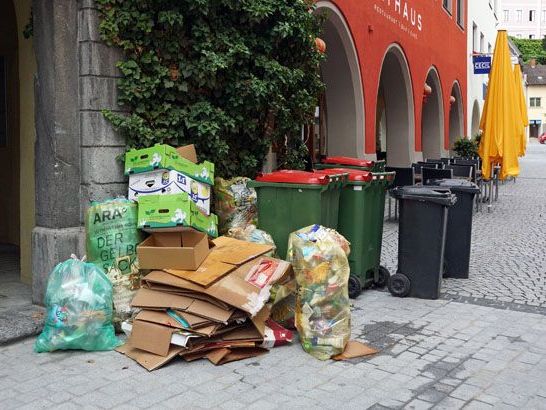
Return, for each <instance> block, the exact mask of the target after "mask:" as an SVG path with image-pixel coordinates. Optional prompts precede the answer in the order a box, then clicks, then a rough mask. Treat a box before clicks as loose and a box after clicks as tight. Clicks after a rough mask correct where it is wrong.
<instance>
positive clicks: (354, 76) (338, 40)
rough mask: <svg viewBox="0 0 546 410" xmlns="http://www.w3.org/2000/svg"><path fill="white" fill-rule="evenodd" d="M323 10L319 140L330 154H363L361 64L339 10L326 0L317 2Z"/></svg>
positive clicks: (318, 8) (356, 155) (318, 7)
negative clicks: (323, 42) (324, 49)
mask: <svg viewBox="0 0 546 410" xmlns="http://www.w3.org/2000/svg"><path fill="white" fill-rule="evenodd" d="M316 5H317V10H319V11H326V13H327V14H326V15H327V19H326V21H325V23H324V27H323V32H322V34H321V37H322V39H323V40H324V41H325V42H326V60H325V61H324V62H323V63H322V64H321V67H320V68H321V75H322V79H323V81H324V83H325V84H326V92H325V95H324V98H323V99H322V104H321V107H320V109H321V112H320V116H321V121H322V122H323V123H324V125H323V126H321V130H322V132H323V133H325V135H321V141H323V143H324V144H325V149H326V153H327V155H329V156H336V155H344V156H351V157H362V156H363V155H364V138H365V135H364V133H365V131H364V95H363V88H362V81H361V77H360V66H359V62H358V56H357V52H356V48H355V45H354V42H353V39H352V35H351V32H350V30H349V27H348V25H347V23H346V21H345V19H344V17H343V15H342V13H341V11H340V10H339V9H338V8H337V7H336V6H335V5H334V4H333V3H331V2H329V1H319V2H317V4H316Z"/></svg>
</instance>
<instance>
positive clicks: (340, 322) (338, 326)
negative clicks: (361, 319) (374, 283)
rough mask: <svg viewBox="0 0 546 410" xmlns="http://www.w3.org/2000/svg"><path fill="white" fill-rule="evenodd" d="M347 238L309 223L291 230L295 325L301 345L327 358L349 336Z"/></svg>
mask: <svg viewBox="0 0 546 410" xmlns="http://www.w3.org/2000/svg"><path fill="white" fill-rule="evenodd" d="M349 250H350V247H349V242H348V241H347V240H346V239H345V238H344V237H343V236H341V235H340V234H339V233H337V232H336V231H334V230H331V229H328V228H324V227H322V226H320V225H312V226H309V227H306V228H303V229H300V230H298V231H296V232H293V233H291V234H290V237H289V243H288V260H289V262H291V263H292V266H293V267H294V272H295V274H296V281H297V285H298V290H297V297H296V328H297V329H298V332H299V334H300V341H301V344H302V347H303V349H304V350H305V351H306V352H307V353H309V354H311V355H312V356H314V357H316V358H318V359H320V360H327V359H329V358H330V357H332V356H334V355H336V354H339V353H342V352H343V350H344V349H345V345H346V344H347V342H348V341H349V338H350V336H351V310H350V303H349V289H348V281H349V274H350V269H349V263H348V260H347V256H348V254H349Z"/></svg>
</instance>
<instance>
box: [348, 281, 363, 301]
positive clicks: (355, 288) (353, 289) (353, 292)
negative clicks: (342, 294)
mask: <svg viewBox="0 0 546 410" xmlns="http://www.w3.org/2000/svg"><path fill="white" fill-rule="evenodd" d="M361 292H362V282H360V279H358V278H357V277H356V276H353V275H351V276H349V297H350V298H351V299H356V298H357V297H358V295H360V293H361Z"/></svg>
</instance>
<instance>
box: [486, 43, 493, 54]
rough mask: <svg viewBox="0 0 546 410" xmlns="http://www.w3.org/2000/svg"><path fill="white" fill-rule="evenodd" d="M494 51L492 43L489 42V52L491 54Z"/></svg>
mask: <svg viewBox="0 0 546 410" xmlns="http://www.w3.org/2000/svg"><path fill="white" fill-rule="evenodd" d="M492 52H493V47H491V43H487V53H488V54H491V53H492Z"/></svg>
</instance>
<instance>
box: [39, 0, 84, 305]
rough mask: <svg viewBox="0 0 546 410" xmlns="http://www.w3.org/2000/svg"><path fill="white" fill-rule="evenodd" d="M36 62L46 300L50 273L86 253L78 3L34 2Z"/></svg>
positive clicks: (41, 261) (41, 263)
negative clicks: (82, 224)
mask: <svg viewBox="0 0 546 410" xmlns="http://www.w3.org/2000/svg"><path fill="white" fill-rule="evenodd" d="M32 7H33V14H34V50H35V53H36V60H37V66H38V70H37V74H36V83H35V98H36V104H35V110H36V228H35V229H34V231H33V233H32V271H33V275H32V276H33V278H32V287H33V295H32V297H33V301H34V302H35V303H43V296H44V292H45V286H46V282H47V277H48V275H49V272H51V270H52V269H53V267H54V266H55V264H56V263H58V262H60V261H62V260H64V259H66V258H68V257H70V254H71V253H77V254H81V252H82V250H83V242H82V235H81V228H80V200H79V198H80V174H81V165H80V163H81V153H80V131H79V128H80V127H79V122H78V47H77V45H78V42H77V27H78V25H77V22H78V4H77V2H75V1H71V0H49V1H40V0H34V1H33V5H32Z"/></svg>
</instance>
